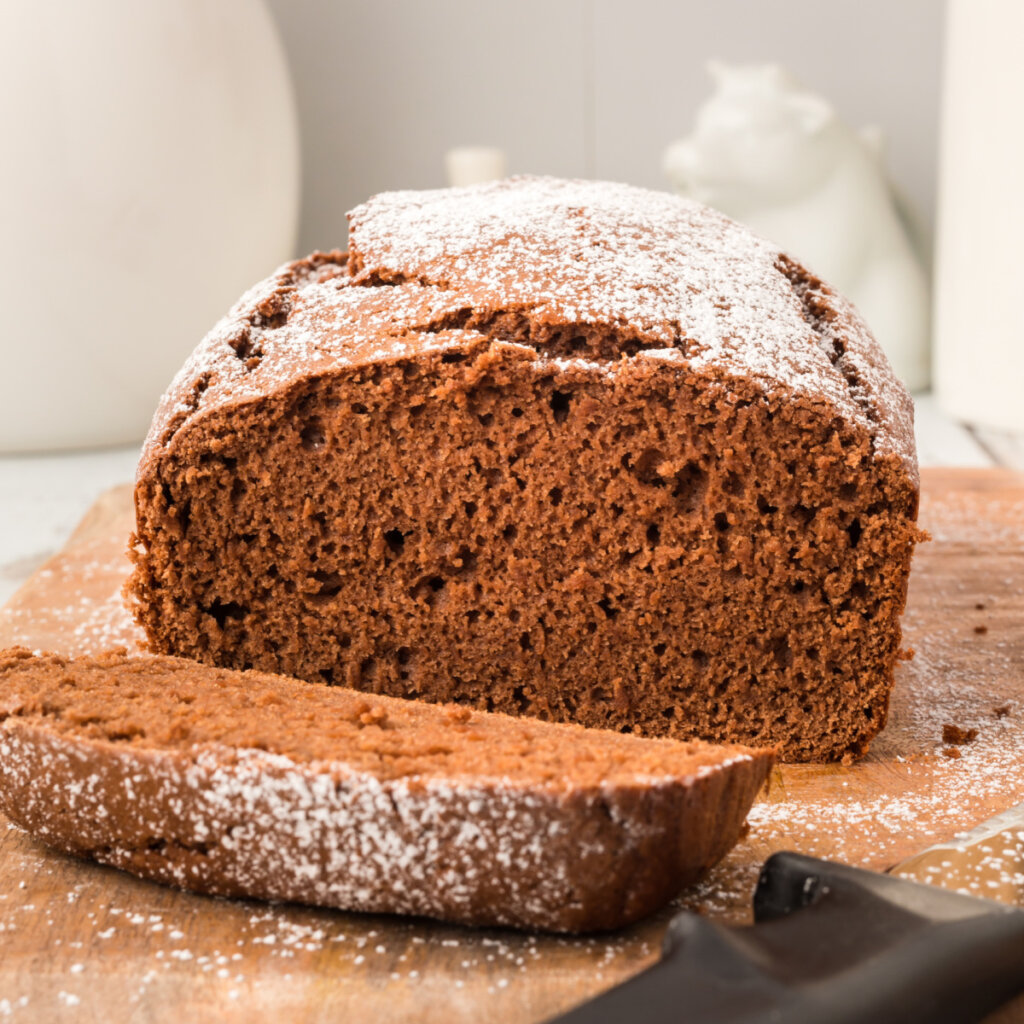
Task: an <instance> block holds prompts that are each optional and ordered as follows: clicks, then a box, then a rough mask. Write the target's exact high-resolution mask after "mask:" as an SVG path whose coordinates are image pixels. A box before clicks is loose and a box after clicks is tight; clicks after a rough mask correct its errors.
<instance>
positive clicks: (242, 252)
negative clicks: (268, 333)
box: [0, 0, 299, 451]
mask: <svg viewBox="0 0 1024 1024" xmlns="http://www.w3.org/2000/svg"><path fill="white" fill-rule="evenodd" d="M3 11H4V13H3V30H2V32H0V152H2V157H3V158H2V160H0V310H2V311H3V312H2V323H0V450H2V451H25V450H41V449H51V448H69V447H82V446H97V445H105V444H114V443H119V442H128V441H137V440H139V439H140V438H141V437H142V436H143V435H144V434H145V431H146V428H147V426H148V424H149V420H150V418H151V416H152V414H153V410H154V408H155V406H156V403H157V401H158V399H159V397H160V395H161V393H162V392H163V390H164V389H165V388H166V386H167V385H168V383H169V382H170V379H171V377H172V376H173V374H174V373H175V371H176V370H177V369H178V367H179V366H180V365H181V363H182V362H183V361H184V359H185V357H186V356H187V354H188V353H189V352H190V351H191V349H192V348H193V347H194V346H195V345H196V344H197V343H198V341H199V340H200V339H201V338H202V336H203V334H204V333H205V332H206V331H207V330H208V329H209V328H210V327H212V326H213V324H214V322H215V321H216V320H217V318H218V317H220V316H221V315H222V314H223V313H225V312H226V311H227V309H228V307H229V306H230V304H231V303H232V302H233V301H234V300H235V299H236V298H238V296H239V295H240V294H241V293H242V292H243V291H244V290H245V289H246V288H247V287H248V286H249V285H251V284H253V283H254V282H255V281H257V280H258V279H260V278H261V277H263V276H265V275H266V274H267V273H269V272H270V271H271V270H272V269H273V268H274V267H275V266H276V265H277V264H279V263H281V262H283V261H284V260H285V259H287V258H289V257H290V256H291V255H292V251H293V248H294V244H295V232H296V224H297V217H298V201H299V156H298V131H297V126H296V117H295V107H294V101H293V97H292V92H291V85H290V82H289V78H288V72H287V66H286V63H285V58H284V54H283V51H282V48H281V45H280V42H279V40H278V37H277V35H276V32H275V28H274V25H273V22H272V20H271V18H270V15H269V13H268V11H267V9H266V8H265V7H264V5H263V3H262V2H261V0H215V2H210V0H145V2H143V3H139V2H138V0H92V2H90V3H80V2H78V0H53V2H50V3H36V2H33V0H13V2H12V0H6V2H5V3H4V4H3Z"/></svg>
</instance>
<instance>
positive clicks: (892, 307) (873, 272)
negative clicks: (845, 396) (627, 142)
mask: <svg viewBox="0 0 1024 1024" xmlns="http://www.w3.org/2000/svg"><path fill="white" fill-rule="evenodd" d="M710 71H711V74H712V77H713V79H714V82H715V92H714V94H713V95H712V96H711V98H710V99H708V100H707V101H706V102H705V104H704V105H703V106H702V107H701V108H700V110H699V111H698V113H697V120H696V126H695V128H694V131H693V133H692V134H691V135H689V136H688V137H687V138H685V139H682V140H681V141H679V142H676V143H674V144H673V145H671V146H670V147H669V148H668V150H667V151H666V153H665V157H664V170H665V172H666V173H667V175H668V176H669V178H670V179H671V181H672V184H673V186H674V187H675V188H676V190H677V191H678V192H680V193H682V194H683V195H687V196H691V197H692V198H694V199H697V200H699V201H700V202H702V203H706V204H707V205H708V206H713V207H715V208H716V209H719V210H721V211H722V212H723V213H726V214H728V215H729V216H730V217H733V218H734V219H736V220H738V221H741V222H743V223H744V224H747V225H749V226H750V227H751V228H753V230H754V231H756V232H758V233H759V234H761V235H763V236H764V237H765V238H768V239H770V240H771V241H772V242H774V243H775V244H777V245H778V246H780V247H781V248H783V249H785V250H786V251H787V252H790V253H792V255H793V256H794V257H795V258H797V259H798V260H800V262H802V263H803V264H805V265H806V266H807V267H808V269H810V270H812V271H813V272H814V273H815V274H818V275H820V276H821V277H822V278H823V279H824V280H825V281H828V282H829V284H831V285H833V286H834V287H835V288H836V289H838V290H839V291H840V292H842V293H843V294H844V295H845V296H846V297H847V298H849V299H850V300H851V301H852V302H853V303H854V305H855V306H856V307H857V309H858V310H859V311H860V313H861V315H862V316H863V317H864V319H865V320H866V321H867V323H868V325H869V326H870V327H871V330H872V331H873V332H874V334H875V337H876V338H877V339H878V341H879V342H880V344H881V345H882V347H883V348H884V349H885V352H886V354H887V355H888V356H889V359H890V361H891V362H892V364H893V367H894V369H895V370H896V373H897V374H898V375H899V376H900V377H901V378H902V379H903V381H904V383H905V384H906V385H907V386H908V387H909V388H910V389H911V390H918V389H920V388H923V387H926V386H927V384H928V376H929V358H928V349H929V295H928V284H927V279H926V276H925V272H924V268H923V266H922V261H921V259H920V256H919V254H918V253H917V252H915V249H914V246H913V244H912V243H911V239H910V235H909V232H908V227H907V224H906V222H905V221H904V220H903V219H902V218H901V216H900V212H899V210H898V209H897V204H896V201H895V198H894V194H893V190H892V188H891V186H890V184H889V181H888V179H887V176H886V174H885V171H884V168H883V166H882V163H881V160H880V154H879V146H878V144H877V140H874V141H872V140H871V139H870V137H868V136H866V135H864V134H858V133H856V132H854V131H853V130H852V129H851V128H850V127H849V126H847V125H846V124H844V123H843V122H842V121H841V120H840V118H839V117H838V116H837V115H836V113H835V110H834V109H833V107H832V106H831V104H829V103H828V102H827V101H826V100H824V99H823V98H822V97H820V96H818V95H816V94H814V93H812V92H810V91H808V90H807V89H805V88H804V87H803V86H801V85H800V83H799V82H798V81H797V80H796V79H795V78H794V77H793V76H792V75H790V74H789V73H788V72H787V71H786V70H785V69H784V68H781V67H779V66H777V65H771V64H769V65H756V66H729V65H725V64H721V63H712V64H711V65H710Z"/></svg>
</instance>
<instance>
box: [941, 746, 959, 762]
mask: <svg viewBox="0 0 1024 1024" xmlns="http://www.w3.org/2000/svg"><path fill="white" fill-rule="evenodd" d="M942 753H943V754H944V755H945V756H946V757H948V758H952V759H953V760H956V758H958V757H962V756H963V755H962V754H961V753H960V748H959V747H943V748H942Z"/></svg>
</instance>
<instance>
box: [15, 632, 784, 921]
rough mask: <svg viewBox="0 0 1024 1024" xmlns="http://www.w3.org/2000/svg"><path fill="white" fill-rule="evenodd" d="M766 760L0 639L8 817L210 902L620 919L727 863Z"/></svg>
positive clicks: (175, 662)
mask: <svg viewBox="0 0 1024 1024" xmlns="http://www.w3.org/2000/svg"><path fill="white" fill-rule="evenodd" d="M770 765H771V754H770V753H769V752H768V751H763V750H761V751H754V750H747V749H744V748H740V747H711V746H708V745H706V744H703V743H677V742H672V741H666V740H642V739H639V738H637V737H633V736H622V735H619V734H617V733H610V732H600V731H595V730H585V729H581V728H578V727H573V726H558V725H550V724H547V723H543V722H537V721H530V720H527V719H513V718H508V717H506V716H504V715H489V714H485V713H478V712H470V711H469V710H467V709H465V708H461V707H453V706H446V707H438V706H435V705H430V704H424V703H418V702H413V701H402V700H394V699H390V698H386V697H365V696H363V695H362V694H359V693H356V692H354V691H351V690H346V689H343V688H340V687H326V686H323V685H318V686H310V685H309V684H306V683H300V682H297V681H295V680H291V679H285V678H282V677H279V676H269V675H263V674H259V673H245V674H242V673H238V672H231V671H225V670H219V669H211V668H208V667H205V666H201V665H198V664H196V663H194V662H189V661H185V660H183V659H174V658H130V657H126V656H125V655H124V654H123V653H116V652H115V653H111V654H108V655H103V656H100V657H98V658H89V659H79V660H77V661H68V660H66V659H63V658H60V657H57V656H54V655H45V656H41V657H37V656H33V655H31V654H30V653H29V652H28V651H25V650H20V649H15V650H10V651H6V652H0V808H2V810H3V812H4V813H5V814H7V815H8V816H9V817H10V818H11V819H12V820H13V821H15V822H16V823H17V824H19V825H21V826H22V827H23V828H25V829H27V830H28V831H29V832H31V833H32V834H33V835H36V836H38V837H39V838H40V839H42V840H44V841H45V842H47V843H49V844H50V845H51V846H54V847H56V848H58V849H60V850H65V851H67V852H69V853H72V854H75V855H78V856H82V857H91V858H93V859H95V860H98V861H101V862H102V863H105V864H111V865H113V866H115V867H119V868H123V869H124V870H126V871H130V872H132V873H133V874H136V875H139V876H141V877H143V878H150V879H153V880H155V881H159V882H164V883H168V884H172V885H176V886H181V887H183V888H187V889H193V890H196V891H199V892H205V893H216V894H221V895H226V896H239V897H255V898H260V899H274V900H290V901H298V902H303V903H310V904H316V905H321V906H330V907H339V908H343V909H347V910H359V911H367V912H373V913H404V914H420V915H427V916H431V917H436V918H440V919H443V920H448V921H456V922H461V923H465V924H488V925H493V924H499V925H512V926H515V927H523V928H541V929H549V930H555V931H588V930H593V929H605V928H615V927H618V926H620V925H624V924H627V923H629V922H631V921H634V920H636V919H638V918H640V917H642V916H644V915H645V914H648V913H650V912H651V911H653V910H655V909H657V908H658V907H659V906H661V905H662V904H664V903H665V902H667V901H668V900H669V899H671V898H672V897H673V896H674V895H675V894H676V893H677V892H678V891H679V889H680V888H681V887H682V886H683V885H686V884H687V883H689V882H692V881H693V880H695V879H696V878H698V877H699V876H700V875H701V874H703V872H705V871H706V870H707V869H708V868H709V867H710V866H711V865H712V864H714V863H715V862H716V861H717V860H718V859H720V858H721V857H722V856H723V855H724V854H725V852H726V851H727V850H728V849H729V848H730V847H731V846H732V845H733V844H734V843H735V842H736V839H737V837H738V835H739V833H740V830H741V828H742V825H743V821H744V819H745V817H746V814H747V811H748V810H749V808H750V805H751V803H752V802H753V799H754V796H755V795H756V793H757V791H758V790H759V789H760V787H761V785H762V784H763V783H764V781H765V779H766V776H767V773H768V771H769V768H770Z"/></svg>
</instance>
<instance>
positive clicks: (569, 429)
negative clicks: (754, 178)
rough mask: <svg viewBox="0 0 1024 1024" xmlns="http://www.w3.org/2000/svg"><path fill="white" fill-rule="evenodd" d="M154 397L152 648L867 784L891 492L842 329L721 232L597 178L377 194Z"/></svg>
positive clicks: (888, 671)
mask: <svg viewBox="0 0 1024 1024" xmlns="http://www.w3.org/2000/svg"><path fill="white" fill-rule="evenodd" d="M350 244H351V248H350V251H349V252H348V254H347V255H346V254H341V253H330V254H315V255H313V256H311V257H310V258H309V259H306V260H302V261H300V262H298V263H295V264H292V265H290V266H287V267H285V268H284V269H282V270H281V271H279V272H278V273H277V274H275V275H274V276H273V277H271V278H269V279H268V280H266V281H264V282H262V283H261V284H259V285H257V286H256V287H255V288H253V289H252V290H251V291H250V292H249V293H248V294H247V295H246V296H244V297H243V298H242V299H241V301H240V302H239V303H238V304H237V305H236V306H235V308H234V309H233V310H232V311H231V313H230V314H229V315H228V316H227V317H226V319H224V320H223V321H221V323H220V324H218V325H217V327H216V328H215V329H214V330H213V332H212V333H211V334H210V335H209V336H208V337H207V338H206V340H205V341H203V343H202V344H201V345H200V346H199V348H198V349H197V350H196V352H195V353H194V355H193V356H192V357H191V358H190V359H189V361H188V363H187V365H186V366H185V367H184V369H183V370H182V371H181V373H180V374H179V375H178V377H177V378H176V380H175V381H174V383H173V385H172V386H171V389H170V391H169V392H168V394H167V395H166V397H165V399H164V401H163V403H162V405H161V407H160V409H159V411H158V413H157V415H156V419H155V421H154V423H153V426H152V430H151V433H150V435H149V438H148V441H147V443H146V446H145V449H144V452H143V456H142V461H141V463H140V466H139V472H138V479H137V486H136V492H135V501H136V510H137V524H138V525H137V537H136V543H135V547H134V558H135V571H134V575H133V578H132V580H131V582H130V594H131V595H132V597H133V599H134V603H135V608H136V614H137V617H138V621H139V622H140V623H141V624H142V625H143V626H144V627H145V630H146V633H147V634H148V637H149V642H150V644H151V646H152V649H153V650H154V651H157V652H163V653H171V654H177V655H186V656H189V657H192V658H196V659H199V660H200V661H204V662H207V663H209V664H212V665H221V666H230V667H234V668H240V669H246V668H257V669H261V670H265V671H274V672H282V673H285V674H288V675H292V676H298V677H302V678H304V679H307V680H313V681H317V682H323V681H326V682H328V683H335V684H340V685H344V686H348V687H354V688H356V689H360V690H365V691H367V692H370V693H373V694H392V695H399V696H415V697H420V698H424V699H427V700H433V701H457V702H460V703H463V704H465V705H467V706H471V707H475V708H480V709H487V710H497V711H503V712H508V713H511V714H525V715H533V716H536V717H540V718H544V719H550V720H553V721H562V722H576V723H580V724H584V725H589V726H597V727H603V728H611V729H617V730H624V731H634V732H638V733H643V734H644V735H648V736H671V737H692V736H699V737H703V738H707V739H716V740H721V741H729V742H734V741H735V742H744V743H751V744H757V745H774V744H778V745H780V746H781V749H782V752H783V755H784V756H785V757H787V758H789V759H794V760H805V759H835V758H841V757H849V756H855V755H858V754H860V753H862V752H863V751H864V750H865V749H866V748H867V745H868V743H869V741H870V739H871V738H872V737H873V736H874V735H875V734H876V733H877V732H878V730H879V729H880V728H881V727H882V725H883V723H884V722H885V717H886V710H887V707H888V700H889V691H890V687H891V686H892V681H893V667H894V664H895V662H896V659H897V656H898V653H899V646H900V622H899V620H900V614H901V612H902V609H903V605H904V598H905V595H906V588H907V575H908V572H909V567H910V558H911V552H912V549H913V546H914V543H915V541H916V540H917V538H918V531H917V528H916V526H915V518H916V514H917V504H918V474H917V466H916V459H915V454H914V446H913V432H912V407H911V403H910V399H909V398H908V396H907V394H906V392H905V391H904V389H903V387H902V386H901V385H900V384H899V382H898V381H897V380H896V379H895V377H894V376H893V374H892V372H891V370H890V368H889V366H888V364H887V362H886V360H885V358H884V356H883V355H882V353H881V351H880V350H879V348H878V346H877V344H876V343H875V341H874V340H873V339H872V337H871V335H870V333H869V332H868V330H867V328H866V327H865V326H864V323H863V322H862V321H861V320H860V319H859V317H858V316H857V314H856V313H855V312H854V310H853V309H852V308H851V307H850V306H849V304H848V303H846V302H845V301H844V300H843V299H842V298H840V297H839V296H838V295H836V294H835V293H834V292H833V291H832V290H831V289H830V288H828V287H827V286H826V285H825V284H823V283H822V282H821V281H819V280H818V279H817V278H815V277H814V276H813V275H812V274H811V273H809V272H808V271H806V270H805V269H804V268H803V267H801V266H800V265H799V264H797V263H796V262H794V261H793V260H792V259H790V258H789V257H787V256H785V255H783V254H782V253H780V252H778V251H777V250H776V249H774V248H773V247H772V246H771V245H769V244H768V243H766V242H764V241H761V240H760V239H758V238H756V237H754V236H753V235H752V234H750V232H748V231H747V230H746V229H745V228H743V227H741V226H739V225H737V224H735V223H733V222H732V221H730V220H728V219H727V218H725V217H723V216H721V215H720V214H718V213H715V212H713V211H711V210H708V209H706V208H703V207H701V206H699V205H697V204H694V203H692V202H688V201H686V200H683V199H680V198H677V197H674V196H670V195H665V194H661V193H656V192H648V191H644V190H641V189H636V188H631V187H627V186H625V185H612V184H607V183H600V182H567V181H557V180H550V179H531V178H524V179H513V180H509V181H504V182H499V183H494V184H489V185H485V186H480V187H473V188H468V189H453V190H443V191H435V192H402V193H393V194H385V195H381V196H378V197H376V198H374V199H372V200H370V201H369V202H368V203H366V204H365V205H364V206H361V207H359V208H358V209H356V210H355V211H354V213H353V214H352V215H351V243H350Z"/></svg>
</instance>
